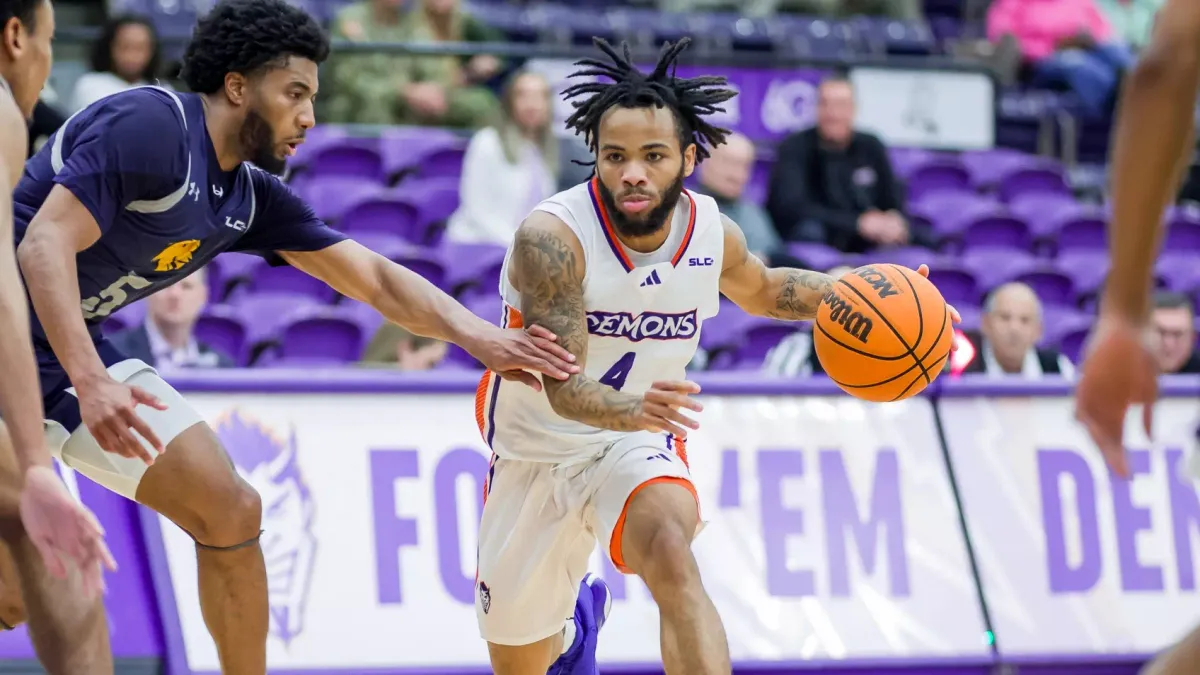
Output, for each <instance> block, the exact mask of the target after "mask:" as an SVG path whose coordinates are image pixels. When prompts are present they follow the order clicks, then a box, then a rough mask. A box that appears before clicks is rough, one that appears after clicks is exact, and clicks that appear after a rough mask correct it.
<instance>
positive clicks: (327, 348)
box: [278, 315, 365, 363]
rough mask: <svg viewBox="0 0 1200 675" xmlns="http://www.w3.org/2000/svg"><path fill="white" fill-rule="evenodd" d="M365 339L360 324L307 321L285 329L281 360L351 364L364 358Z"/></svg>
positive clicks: (338, 319)
mask: <svg viewBox="0 0 1200 675" xmlns="http://www.w3.org/2000/svg"><path fill="white" fill-rule="evenodd" d="M364 338H365V336H364V335H363V331H362V327H361V326H359V325H358V323H356V322H354V321H352V320H350V319H347V318H341V317H337V316H332V315H331V316H323V317H311V318H304V319H300V320H298V321H294V322H291V323H289V324H288V325H287V326H285V327H284V328H283V332H282V335H281V337H280V345H279V350H278V355H279V358H280V359H304V360H306V361H307V362H309V363H323V362H327V363H350V362H353V361H357V360H358V359H359V358H360V357H361V356H362V350H363V346H364V344H365V339H364Z"/></svg>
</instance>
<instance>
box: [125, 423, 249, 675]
mask: <svg viewBox="0 0 1200 675" xmlns="http://www.w3.org/2000/svg"><path fill="white" fill-rule="evenodd" d="M137 501H138V503H140V504H144V505H146V506H148V507H150V508H151V509H153V510H155V511H157V512H158V513H161V514H162V515H164V516H166V517H167V518H169V519H170V520H171V521H172V522H174V523H175V524H176V525H178V526H179V527H180V528H182V529H183V530H184V531H185V532H187V533H188V534H189V535H191V537H192V539H194V540H195V541H196V562H197V566H198V568H199V575H200V611H201V614H202V615H203V616H204V623H205V625H206V626H208V631H209V633H211V634H212V637H213V640H214V641H215V642H216V645H217V655H218V657H219V658H220V661H221V672H222V673H224V674H225V675H243V674H245V675H262V674H263V673H266V672H267V649H266V644H267V630H268V626H269V622H270V615H269V612H268V609H267V572H266V564H265V562H264V560H263V554H262V549H261V548H260V546H259V541H258V540H259V534H260V532H261V529H260V527H261V524H262V503H261V501H260V499H259V496H258V493H257V492H256V491H255V490H254V488H252V487H251V486H250V484H249V483H247V482H246V481H245V480H243V479H242V478H241V476H239V475H238V473H237V471H236V470H235V469H234V467H233V463H232V462H230V460H229V458H228V456H226V454H225V451H224V450H223V449H222V448H221V444H220V442H219V441H218V440H217V437H216V435H215V434H213V432H212V429H211V428H209V426H208V425H207V424H204V423H199V424H194V425H192V426H191V427H190V428H188V429H187V430H185V431H184V432H183V433H181V434H180V435H179V436H178V437H176V438H175V440H173V441H171V442H170V443H169V444H168V445H167V449H166V452H165V453H163V454H162V455H161V456H159V457H158V459H156V460H155V462H154V464H153V465H151V466H150V468H149V469H147V470H146V474H145V475H144V476H143V477H142V480H141V483H140V484H139V485H138V488H137Z"/></svg>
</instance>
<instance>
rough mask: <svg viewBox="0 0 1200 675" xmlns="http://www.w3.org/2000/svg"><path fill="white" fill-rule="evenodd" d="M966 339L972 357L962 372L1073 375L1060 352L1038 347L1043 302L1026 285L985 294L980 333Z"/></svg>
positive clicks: (1033, 376) (969, 334)
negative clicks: (968, 342) (969, 344)
mask: <svg viewBox="0 0 1200 675" xmlns="http://www.w3.org/2000/svg"><path fill="white" fill-rule="evenodd" d="M965 336H966V338H967V340H968V341H970V343H971V351H973V352H974V354H973V358H972V359H971V360H970V362H968V363H967V365H966V366H965V367H964V368H963V370H962V372H963V373H986V374H987V375H989V376H992V377H1005V376H1010V375H1013V376H1019V377H1023V378H1027V379H1036V378H1039V377H1041V376H1043V375H1062V376H1063V377H1068V378H1069V377H1073V376H1074V375H1075V366H1074V365H1072V364H1071V360H1070V359H1068V358H1067V357H1066V356H1064V355H1063V354H1062V352H1060V351H1058V350H1057V349H1050V348H1045V349H1040V348H1038V347H1037V343H1038V341H1040V340H1041V339H1042V303H1041V301H1040V300H1038V297H1037V294H1035V293H1034V292H1033V289H1032V288H1030V287H1029V286H1026V285H1025V284H1022V283H1008V284H1004V285H1002V286H1000V287H998V288H996V289H995V290H993V291H992V292H991V293H990V294H988V297H987V300H986V301H985V302H984V307H983V317H982V322H981V324H980V331H979V332H975V331H967V332H966V333H965ZM968 353H969V352H968Z"/></svg>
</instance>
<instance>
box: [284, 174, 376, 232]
mask: <svg viewBox="0 0 1200 675" xmlns="http://www.w3.org/2000/svg"><path fill="white" fill-rule="evenodd" d="M382 191H383V188H382V187H381V186H380V185H379V184H378V183H374V182H371V181H364V180H362V179H361V178H346V177H344V176H328V177H322V178H319V179H315V180H310V181H306V182H305V183H304V186H303V188H302V189H301V190H300V191H299V194H300V196H301V197H303V198H304V199H305V200H306V201H308V203H309V204H310V205H312V207H313V212H314V213H316V214H317V217H318V218H320V219H321V220H324V221H325V222H327V223H333V222H337V221H338V220H340V219H341V217H342V215H343V214H345V213H346V210H347V209H349V208H350V207H352V206H354V205H355V204H357V203H358V202H361V201H363V200H364V199H368V198H370V197H373V196H375V195H377V194H379V193H380V192H382Z"/></svg>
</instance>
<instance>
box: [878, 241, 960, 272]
mask: <svg viewBox="0 0 1200 675" xmlns="http://www.w3.org/2000/svg"><path fill="white" fill-rule="evenodd" d="M863 258H864V259H866V260H869V261H870V262H873V263H891V264H893V265H900V266H901V267H907V268H909V269H913V270H915V269H917V268H918V267H920V266H921V265H922V264H925V265H929V266H930V267H932V266H933V265H935V264H937V263H938V262H939V261H941V260H942V258H943V256H941V255H939V254H938V253H937V252H935V251H931V250H929V249H927V248H922V247H920V246H893V247H886V248H878V249H875V250H874V251H871V252H870V253H865V254H863Z"/></svg>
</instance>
